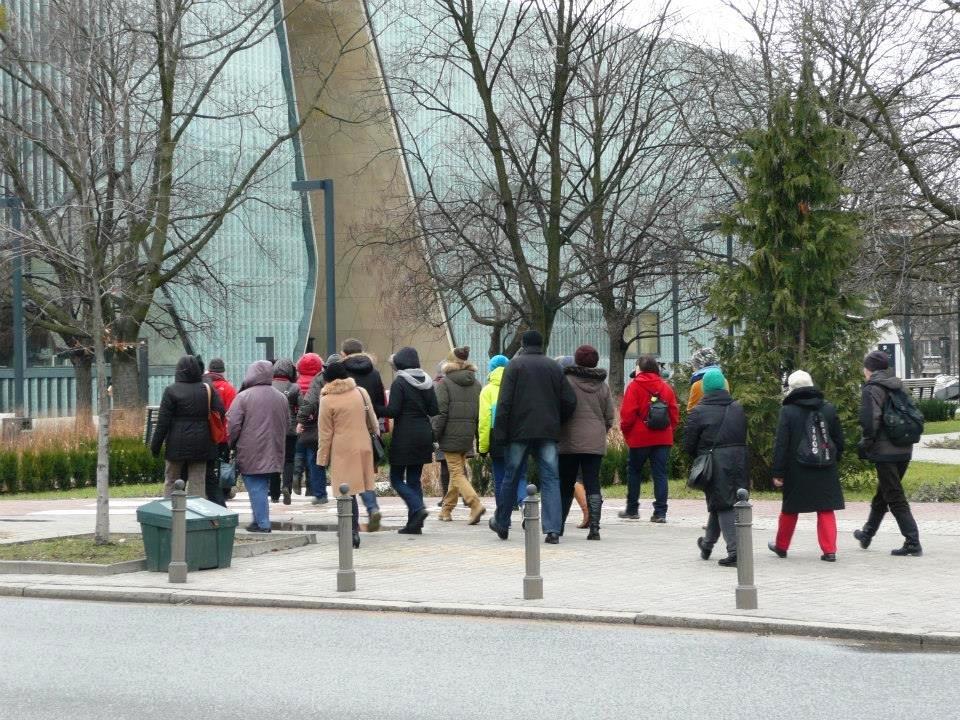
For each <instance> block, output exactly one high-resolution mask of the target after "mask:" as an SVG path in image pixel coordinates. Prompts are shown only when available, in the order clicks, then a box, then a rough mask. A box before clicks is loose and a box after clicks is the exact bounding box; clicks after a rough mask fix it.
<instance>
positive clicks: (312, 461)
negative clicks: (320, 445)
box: [297, 443, 327, 499]
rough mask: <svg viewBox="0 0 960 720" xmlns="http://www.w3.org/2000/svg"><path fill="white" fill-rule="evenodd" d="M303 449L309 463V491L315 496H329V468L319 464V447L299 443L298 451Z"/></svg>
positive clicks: (322, 497) (324, 497)
mask: <svg viewBox="0 0 960 720" xmlns="http://www.w3.org/2000/svg"><path fill="white" fill-rule="evenodd" d="M301 448H302V449H303V453H304V456H305V458H306V463H307V492H309V493H310V494H311V495H313V496H314V497H315V498H321V499H326V497H327V469H326V468H324V467H320V466H319V465H317V449H316V448H315V447H313V446H312V445H301V444H300V443H297V452H298V453H299V452H300V450H301Z"/></svg>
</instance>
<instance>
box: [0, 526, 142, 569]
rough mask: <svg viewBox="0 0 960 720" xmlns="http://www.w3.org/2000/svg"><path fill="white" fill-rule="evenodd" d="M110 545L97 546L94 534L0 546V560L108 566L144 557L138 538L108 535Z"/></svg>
mask: <svg viewBox="0 0 960 720" xmlns="http://www.w3.org/2000/svg"><path fill="white" fill-rule="evenodd" d="M111 539H112V542H111V543H109V544H107V545H97V544H96V543H94V542H93V535H80V536H75V537H60V538H48V539H46V540H34V541H33V542H28V543H18V544H14V545H11V544H2V545H0V560H48V561H57V562H75V563H95V564H97V565H109V564H111V563H118V562H124V561H126V560H138V559H140V558H142V557H143V556H144V551H143V540H142V539H141V537H140V535H122V534H119V533H115V534H113V535H111Z"/></svg>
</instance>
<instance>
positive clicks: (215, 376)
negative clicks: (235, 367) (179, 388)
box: [203, 372, 227, 382]
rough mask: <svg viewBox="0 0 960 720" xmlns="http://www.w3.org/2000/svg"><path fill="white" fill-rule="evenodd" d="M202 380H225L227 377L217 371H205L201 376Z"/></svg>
mask: <svg viewBox="0 0 960 720" xmlns="http://www.w3.org/2000/svg"><path fill="white" fill-rule="evenodd" d="M203 379H204V380H210V382H226V381H227V379H226V378H225V377H224V376H223V373H218V372H207V373H206V374H204V376H203Z"/></svg>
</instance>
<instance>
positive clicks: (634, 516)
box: [617, 510, 640, 520]
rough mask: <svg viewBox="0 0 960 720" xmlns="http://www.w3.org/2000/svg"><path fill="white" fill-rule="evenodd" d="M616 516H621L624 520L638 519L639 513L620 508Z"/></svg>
mask: <svg viewBox="0 0 960 720" xmlns="http://www.w3.org/2000/svg"><path fill="white" fill-rule="evenodd" d="M617 517H619V518H623V519H624V520H639V519H640V513H637V512H627V511H626V510H621V511H620V512H618V513H617Z"/></svg>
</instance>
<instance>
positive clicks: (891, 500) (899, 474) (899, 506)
mask: <svg viewBox="0 0 960 720" xmlns="http://www.w3.org/2000/svg"><path fill="white" fill-rule="evenodd" d="M874 465H876V468H877V492H876V494H875V495H874V496H873V500H871V501H870V516H869V517H868V518H867V522H866V523H864V525H863V532H864V533H866V534H867V535H869V536H870V537H873V536H874V535H875V534H876V532H877V530H878V529H879V528H880V523H881V522H882V521H883V517H884V515H886V514H887V510H889V511H890V514H891V515H893V518H894V520H896V521H897V525H898V526H899V528H900V534H901V535H903V537H904V539H905V540H906V541H907V542H908V543H911V544H915V545H919V544H920V529H919V528H918V527H917V521H916V520H914V518H913V512H911V510H910V503H909V502H907V496H906V494H905V493H904V492H903V476H904V475H905V474H906V472H907V467H908V466H909V465H910V461H909V460H908V461H906V462H878V463H874Z"/></svg>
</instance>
